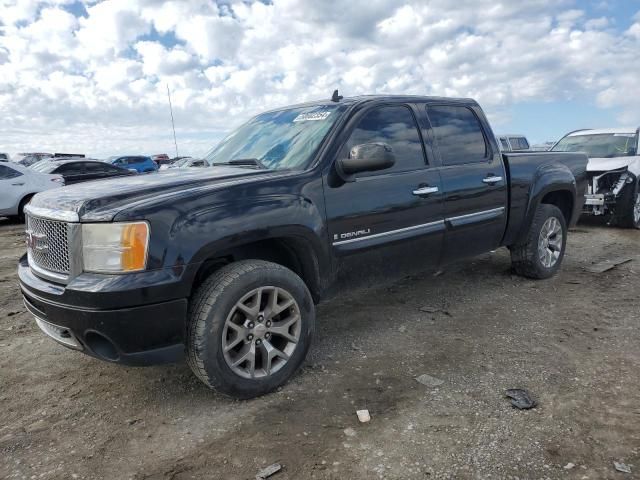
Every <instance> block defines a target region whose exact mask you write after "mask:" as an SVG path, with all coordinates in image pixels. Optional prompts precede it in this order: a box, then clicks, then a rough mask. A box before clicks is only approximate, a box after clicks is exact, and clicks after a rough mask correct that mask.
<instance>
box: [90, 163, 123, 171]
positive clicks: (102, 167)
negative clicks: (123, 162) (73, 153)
mask: <svg viewBox="0 0 640 480" xmlns="http://www.w3.org/2000/svg"><path fill="white" fill-rule="evenodd" d="M84 168H85V169H86V171H87V173H108V172H114V171H117V169H116V168H114V167H112V166H111V165H107V164H106V163H85V164H84Z"/></svg>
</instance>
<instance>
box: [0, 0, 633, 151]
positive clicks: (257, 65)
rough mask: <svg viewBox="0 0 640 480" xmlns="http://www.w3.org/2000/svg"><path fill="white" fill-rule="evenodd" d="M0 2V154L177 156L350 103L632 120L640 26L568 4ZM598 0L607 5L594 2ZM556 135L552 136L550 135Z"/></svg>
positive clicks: (467, 0) (570, 0)
mask: <svg viewBox="0 0 640 480" xmlns="http://www.w3.org/2000/svg"><path fill="white" fill-rule="evenodd" d="M65 3H70V0H47V1H37V0H21V1H19V2H15V1H7V0H0V115H2V118H3V125H4V126H5V130H6V134H5V135H4V137H3V139H2V141H3V142H4V145H2V146H1V147H2V148H1V149H2V150H9V151H18V150H25V149H27V150H32V149H37V150H43V149H45V150H46V149H62V150H78V149H81V150H83V151H86V152H87V153H90V154H96V155H107V154H110V153H112V152H114V153H117V152H124V151H127V150H129V151H144V152H147V153H157V152H160V151H168V152H170V151H171V147H172V136H171V133H170V128H169V127H170V123H169V118H168V107H167V97H166V85H167V84H168V85H170V87H171V91H172V100H173V102H174V113H175V117H176V125H177V129H178V137H179V140H180V139H182V142H183V143H184V145H185V147H184V148H185V149H186V148H189V149H191V150H189V152H188V153H193V154H198V153H203V152H204V151H206V150H207V149H208V148H209V147H210V146H211V143H212V142H213V140H214V139H215V138H218V137H219V136H220V135H221V134H222V132H223V131H225V130H227V129H228V128H230V126H232V125H234V124H237V123H239V122H241V121H243V120H245V119H246V118H247V116H249V115H251V114H253V113H256V112H258V111H260V110H262V109H266V108H272V107H274V106H277V105H282V104H286V103H291V102H297V101H303V100H308V99H313V98H326V97H328V95H329V94H330V93H331V91H333V89H334V88H337V87H339V88H340V89H341V92H342V93H343V94H346V95H357V94H365V93H415V94H425V95H451V96H472V97H476V98H477V99H478V100H479V101H480V102H481V103H482V104H483V105H484V106H485V107H486V109H487V110H488V112H489V113H490V115H491V116H492V118H495V119H499V120H504V119H505V118H506V117H507V115H506V114H505V112H506V111H507V110H508V108H509V107H510V106H511V105H514V104H516V103H518V102H529V101H531V102H546V101H554V100H580V101H582V102H586V103H591V104H595V105H597V106H598V107H600V108H613V109H616V110H617V111H619V119H620V121H625V122H628V123H637V124H640V99H638V97H637V96H636V95H632V94H630V92H634V91H635V89H636V86H637V78H640V61H639V60H640V58H639V57H640V55H639V54H638V52H640V16H638V15H637V16H635V17H634V20H633V21H634V23H633V24H632V25H631V26H629V27H628V28H627V29H626V31H619V30H616V29H615V26H616V22H615V20H613V19H612V18H610V17H608V16H607V15H610V14H611V12H610V10H607V9H606V8H604V6H603V8H602V9H600V10H598V12H597V16H595V17H591V18H590V17H589V15H588V14H587V12H585V11H582V10H579V9H576V8H575V6H576V2H575V1H574V0H527V1H523V2H513V1H508V0H431V1H429V2H424V1H421V0H404V1H395V0H343V1H335V2H323V1H317V0H273V2H271V3H269V4H265V3H262V2H246V1H244V0H230V1H228V2H226V3H225V4H224V5H223V6H218V5H217V4H216V3H215V2H212V1H209V0H174V1H165V2H161V1H158V0H105V1H101V2H93V1H90V2H89V1H88V2H86V3H85V7H86V15H83V16H80V17H74V16H73V15H72V14H71V13H69V9H68V7H67V6H66V5H64V4H65ZM604 3H606V2H603V4H604ZM559 133H561V132H559Z"/></svg>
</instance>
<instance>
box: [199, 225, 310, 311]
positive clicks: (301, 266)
mask: <svg viewBox="0 0 640 480" xmlns="http://www.w3.org/2000/svg"><path fill="white" fill-rule="evenodd" d="M239 260H266V261H268V262H273V263H277V264H279V265H282V266H283V267H287V268H288V269H289V270H291V271H293V272H294V273H295V274H296V275H298V276H299V277H300V278H302V281H304V283H305V284H306V285H307V288H308V289H309V291H310V292H311V296H312V297H313V300H314V301H315V302H317V301H318V300H319V299H320V272H319V265H318V259H317V257H316V255H315V253H314V252H313V251H312V250H311V248H310V246H309V243H308V242H306V241H304V240H302V239H299V238H296V237H282V238H269V239H265V240H260V241H257V242H252V243H248V244H245V245H240V246H238V247H234V248H232V249H229V250H226V251H224V252H219V253H217V254H216V256H215V257H211V258H209V259H207V260H206V261H205V262H203V264H202V266H201V267H200V269H199V270H198V273H197V274H196V277H195V280H194V282H193V286H192V292H193V291H195V290H196V289H197V288H198V287H199V286H200V285H201V284H202V282H204V281H205V280H206V279H207V278H208V277H209V276H211V274H213V273H214V272H216V271H217V270H218V269H220V268H221V267H223V266H225V265H228V264H229V263H233V262H237V261H239Z"/></svg>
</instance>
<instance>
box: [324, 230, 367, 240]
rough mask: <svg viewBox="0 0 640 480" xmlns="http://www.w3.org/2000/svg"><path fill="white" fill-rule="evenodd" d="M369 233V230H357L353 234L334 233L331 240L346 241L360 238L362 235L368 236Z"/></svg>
mask: <svg viewBox="0 0 640 480" xmlns="http://www.w3.org/2000/svg"><path fill="white" fill-rule="evenodd" d="M370 233H371V229H370V228H365V229H363V230H357V231H355V232H345V233H334V234H333V239H334V240H346V239H347V238H355V237H361V236H363V235H369V234H370Z"/></svg>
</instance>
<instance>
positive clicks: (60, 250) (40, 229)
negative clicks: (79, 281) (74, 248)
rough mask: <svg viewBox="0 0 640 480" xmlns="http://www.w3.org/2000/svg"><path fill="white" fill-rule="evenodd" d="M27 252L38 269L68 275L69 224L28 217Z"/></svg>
mask: <svg viewBox="0 0 640 480" xmlns="http://www.w3.org/2000/svg"><path fill="white" fill-rule="evenodd" d="M26 234H27V251H28V254H29V260H30V261H31V262H33V263H35V265H36V266H37V267H40V268H43V269H45V270H49V271H52V272H56V273H61V274H65V275H66V274H68V273H69V270H70V267H69V224H68V223H66V222H59V221H55V220H46V219H43V218H38V217H32V216H30V215H27V231H26Z"/></svg>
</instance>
